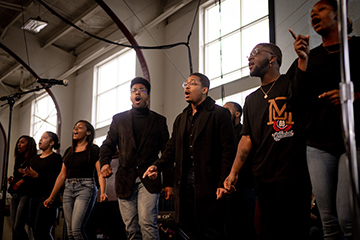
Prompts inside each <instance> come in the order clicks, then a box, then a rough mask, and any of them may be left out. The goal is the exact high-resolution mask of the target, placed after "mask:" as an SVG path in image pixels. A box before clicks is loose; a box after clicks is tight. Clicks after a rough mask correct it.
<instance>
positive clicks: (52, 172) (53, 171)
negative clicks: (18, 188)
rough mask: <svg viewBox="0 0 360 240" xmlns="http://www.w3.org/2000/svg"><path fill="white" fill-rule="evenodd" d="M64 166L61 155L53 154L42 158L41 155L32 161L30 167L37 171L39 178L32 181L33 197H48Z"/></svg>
mask: <svg viewBox="0 0 360 240" xmlns="http://www.w3.org/2000/svg"><path fill="white" fill-rule="evenodd" d="M61 166H62V160H61V156H60V154H57V153H55V152H54V153H52V154H51V155H49V156H47V157H45V158H40V155H37V156H35V157H33V158H32V159H31V160H30V167H31V168H32V169H33V170H34V171H36V172H37V173H38V174H39V176H38V178H33V179H31V180H30V184H31V194H30V196H31V197H48V196H49V195H50V193H51V191H52V189H53V187H54V184H55V181H56V178H57V177H58V175H59V173H60V171H61Z"/></svg>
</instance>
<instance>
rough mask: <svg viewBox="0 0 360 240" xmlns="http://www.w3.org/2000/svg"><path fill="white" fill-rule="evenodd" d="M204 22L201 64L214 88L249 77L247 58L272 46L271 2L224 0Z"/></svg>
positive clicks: (210, 10)
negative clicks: (264, 45)
mask: <svg viewBox="0 0 360 240" xmlns="http://www.w3.org/2000/svg"><path fill="white" fill-rule="evenodd" d="M211 2H213V1H211ZM202 21H203V23H202V24H201V26H203V30H202V32H203V37H202V41H201V48H200V49H201V53H200V57H201V58H203V61H200V62H203V66H201V68H202V69H203V72H204V73H205V75H207V76H208V77H209V79H210V81H211V84H210V86H211V88H214V87H217V86H220V85H222V84H226V83H228V82H231V81H234V80H238V79H240V78H242V77H245V76H247V75H249V70H248V60H247V56H248V55H249V54H250V52H251V50H252V48H253V47H254V46H255V45H256V44H258V43H262V42H269V38H270V34H269V7H268V0H224V1H222V2H221V4H219V3H216V4H212V5H210V6H207V7H205V8H204V9H203V18H202ZM221 75H222V76H223V77H222V76H221Z"/></svg>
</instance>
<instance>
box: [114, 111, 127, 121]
mask: <svg viewBox="0 0 360 240" xmlns="http://www.w3.org/2000/svg"><path fill="white" fill-rule="evenodd" d="M128 116H131V110H127V111H124V112H121V113H117V114H115V115H114V116H113V120H115V119H121V118H124V117H128Z"/></svg>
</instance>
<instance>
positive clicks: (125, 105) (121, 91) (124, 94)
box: [117, 81, 132, 112]
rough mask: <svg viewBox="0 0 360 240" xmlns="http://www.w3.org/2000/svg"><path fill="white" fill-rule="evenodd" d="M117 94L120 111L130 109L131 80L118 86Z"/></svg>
mask: <svg viewBox="0 0 360 240" xmlns="http://www.w3.org/2000/svg"><path fill="white" fill-rule="evenodd" d="M117 96H118V100H117V101H118V112H123V111H126V110H129V109H130V108H131V105H132V104H131V101H130V81H128V82H127V83H125V84H123V85H122V86H121V87H119V88H118V92H117Z"/></svg>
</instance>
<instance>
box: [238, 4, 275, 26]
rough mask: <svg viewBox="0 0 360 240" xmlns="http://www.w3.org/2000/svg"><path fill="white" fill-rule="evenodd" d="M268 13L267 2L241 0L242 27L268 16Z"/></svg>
mask: <svg viewBox="0 0 360 240" xmlns="http://www.w3.org/2000/svg"><path fill="white" fill-rule="evenodd" d="M268 12H269V7H268V0H241V24H242V26H244V25H247V24H249V23H251V22H253V21H255V20H257V19H260V18H262V17H264V16H266V15H268V14H269V13H268Z"/></svg>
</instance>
